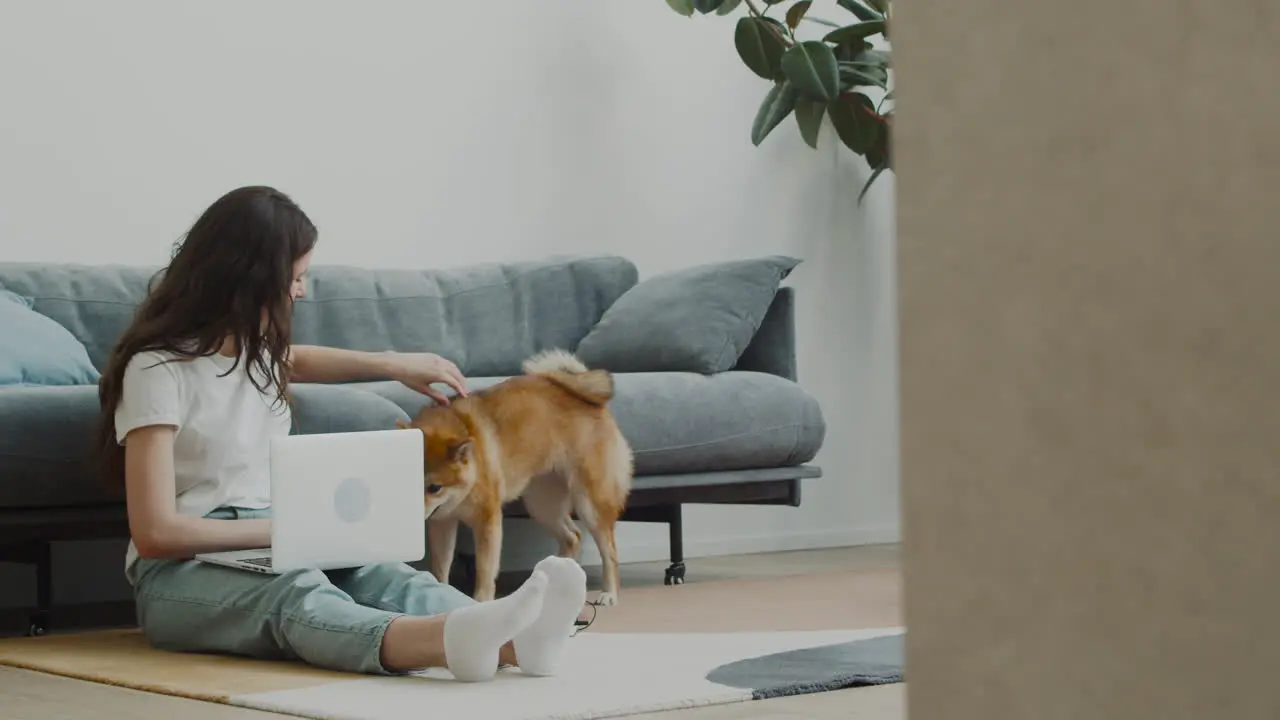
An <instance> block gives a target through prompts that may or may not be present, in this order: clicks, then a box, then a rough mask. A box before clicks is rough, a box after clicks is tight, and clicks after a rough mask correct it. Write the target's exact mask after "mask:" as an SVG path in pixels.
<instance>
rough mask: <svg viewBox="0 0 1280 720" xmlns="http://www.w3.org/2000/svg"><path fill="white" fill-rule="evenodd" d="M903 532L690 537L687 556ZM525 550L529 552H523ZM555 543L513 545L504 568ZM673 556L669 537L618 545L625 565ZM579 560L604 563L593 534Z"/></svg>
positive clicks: (871, 539) (859, 541) (865, 539)
mask: <svg viewBox="0 0 1280 720" xmlns="http://www.w3.org/2000/svg"><path fill="white" fill-rule="evenodd" d="M899 538H900V534H899V528H898V526H897V525H883V526H874V527H860V528H859V527H846V528H827V529H824V530H795V531H792V532H786V533H759V534H753V535H727V536H726V535H721V536H717V537H703V538H699V537H687V536H686V538H685V542H684V556H685V559H686V560H687V559H690V558H699V557H715V556H718V555H750V554H754V553H766V552H789V551H794V550H815V549H819V548H836V547H856V546H858V545H881V544H885V543H896V542H898V541H899ZM522 551H525V552H522ZM549 552H554V549H553V546H552V545H549V546H547V547H542V548H534V547H521V548H509V549H507V551H506V552H504V553H503V558H502V567H503V569H504V570H527V569H529V568H532V567H533V566H534V565H535V564H536V563H537V562H538V561H539V560H541V559H542V558H543V557H545V556H546V555H547V554H548V553H549ZM670 557H671V549H670V547H669V546H668V545H667V542H666V540H662V541H655V542H644V543H629V544H628V543H623V544H620V545H619V546H618V558H619V560H620V561H621V562H622V563H623V564H627V563H639V562H660V561H664V560H667V559H668V558H670ZM579 562H581V563H582V565H583V566H586V567H591V566H594V565H599V564H600V553H599V551H597V550H596V547H595V544H594V543H592V542H591V538H590V536H588V535H586V534H585V533H584V534H583V547H582V555H581V557H580V558H579Z"/></svg>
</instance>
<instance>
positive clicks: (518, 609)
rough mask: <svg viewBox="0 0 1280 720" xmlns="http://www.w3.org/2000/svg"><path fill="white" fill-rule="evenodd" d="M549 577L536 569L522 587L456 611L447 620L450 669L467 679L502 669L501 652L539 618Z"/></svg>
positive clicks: (480, 678)
mask: <svg viewBox="0 0 1280 720" xmlns="http://www.w3.org/2000/svg"><path fill="white" fill-rule="evenodd" d="M548 584H549V580H548V578H547V575H546V573H542V572H534V573H533V575H531V576H530V577H529V579H528V580H526V581H525V583H524V584H523V585H521V586H520V589H518V590H516V591H515V592H513V593H511V594H510V595H508V596H506V597H504V598H499V599H497V600H490V601H488V602H482V603H477V604H475V605H469V606H467V607H464V608H462V609H460V610H454V611H453V612H451V613H449V615H448V616H447V617H446V618H445V620H444V655H445V660H446V662H447V663H448V665H449V672H452V673H453V676H454V677H455V678H457V679H459V680H461V681H463V682H480V681H484V680H490V679H492V678H493V676H494V675H496V674H497V672H498V651H499V650H501V649H502V646H503V645H506V644H507V642H508V641H509V640H511V639H512V638H513V637H515V636H516V635H517V634H518V633H519V632H520V631H521V630H524V629H525V628H526V627H528V626H529V625H530V624H531V623H532V622H533V621H534V620H537V619H538V613H539V612H541V610H542V598H543V595H544V594H545V593H546V591H547V586H548Z"/></svg>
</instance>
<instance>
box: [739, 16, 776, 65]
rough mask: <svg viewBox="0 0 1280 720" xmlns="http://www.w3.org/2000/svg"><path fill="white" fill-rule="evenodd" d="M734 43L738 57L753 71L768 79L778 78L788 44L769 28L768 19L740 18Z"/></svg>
mask: <svg viewBox="0 0 1280 720" xmlns="http://www.w3.org/2000/svg"><path fill="white" fill-rule="evenodd" d="M777 32H782V31H781V30H779V31H777ZM733 44H734V46H736V47H737V48H738V57H740V58H742V62H744V63H746V65H747V67H749V68H751V72H753V73H755V74H757V75H759V76H760V77H762V78H764V79H766V80H776V79H778V78H779V77H780V75H781V74H782V54H783V53H785V52H786V51H787V46H786V45H784V44H783V42H782V38H780V37H778V35H777V34H776V33H775V31H774V30H771V29H770V28H769V21H768V20H761V19H760V18H756V17H744V18H742V19H741V20H739V21H738V27H737V28H736V29H735V30H734V32H733Z"/></svg>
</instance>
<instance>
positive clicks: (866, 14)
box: [836, 0, 884, 20]
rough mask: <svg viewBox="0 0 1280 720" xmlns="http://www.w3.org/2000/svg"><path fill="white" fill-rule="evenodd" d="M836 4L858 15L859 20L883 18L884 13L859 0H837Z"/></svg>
mask: <svg viewBox="0 0 1280 720" xmlns="http://www.w3.org/2000/svg"><path fill="white" fill-rule="evenodd" d="M836 4H837V5H839V6H840V7H842V8H844V9H845V10H848V11H849V12H851V13H853V14H854V15H856V16H857V18H858V19H859V20H883V19H884V15H881V14H880V13H878V12H876V11H875V10H872V9H871V8H869V7H867V6H866V5H863V4H862V3H860V2H858V0H836Z"/></svg>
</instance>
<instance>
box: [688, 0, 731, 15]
mask: <svg viewBox="0 0 1280 720" xmlns="http://www.w3.org/2000/svg"><path fill="white" fill-rule="evenodd" d="M722 2H724V0H693V9H694V10H697V11H698V12H700V13H702V14H703V15H706V14H707V13H713V12H715V11H716V10H719V9H720V3H722Z"/></svg>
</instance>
